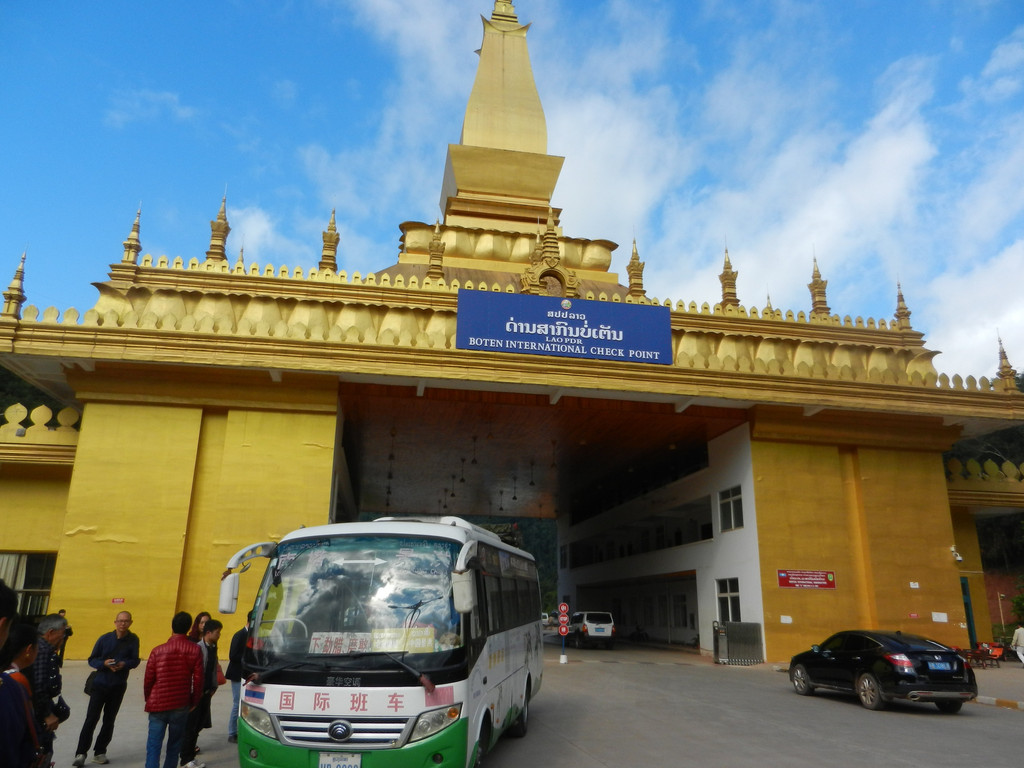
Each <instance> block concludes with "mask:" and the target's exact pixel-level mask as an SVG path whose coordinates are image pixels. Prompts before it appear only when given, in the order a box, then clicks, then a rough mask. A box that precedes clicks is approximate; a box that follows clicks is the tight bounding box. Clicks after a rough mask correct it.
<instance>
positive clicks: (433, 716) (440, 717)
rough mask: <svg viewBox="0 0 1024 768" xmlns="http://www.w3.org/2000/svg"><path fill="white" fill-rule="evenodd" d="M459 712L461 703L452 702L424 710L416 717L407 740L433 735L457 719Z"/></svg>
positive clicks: (418, 739)
mask: <svg viewBox="0 0 1024 768" xmlns="http://www.w3.org/2000/svg"><path fill="white" fill-rule="evenodd" d="M461 714H462V705H461V704H453V705H452V706H450V707H443V708H441V709H432V710H430V711H429V712H424V713H423V714H422V715H420V716H419V717H418V718H416V725H414V726H413V727H412V735H410V736H409V741H410V742H413V741H420V740H421V739H425V738H427V737H428V736H433V735H434V734H435V733H437V732H438V731H443V730H444V729H445V728H447V727H448V726H449V725H451V724H452V723H454V722H455V721H457V720H458V719H459V716H460V715H461Z"/></svg>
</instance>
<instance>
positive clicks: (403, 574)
mask: <svg viewBox="0 0 1024 768" xmlns="http://www.w3.org/2000/svg"><path fill="white" fill-rule="evenodd" d="M458 552H459V544H458V543H457V542H453V541H446V540H441V539H423V538H404V537H383V536H381V537H377V536H374V537H336V538H317V539H300V540H296V541H287V542H283V543H282V544H281V545H279V546H278V548H277V552H276V553H275V557H274V558H273V559H272V560H271V562H270V564H269V566H268V568H267V573H266V576H265V577H264V580H263V585H262V587H261V589H260V594H259V597H258V599H257V607H256V613H255V615H254V619H253V620H254V622H255V626H256V630H255V636H254V638H253V642H252V650H253V653H254V655H255V657H256V660H257V662H258V663H259V664H260V665H268V664H280V663H287V662H295V661H300V660H301V659H305V658H312V659H314V660H316V659H320V660H325V657H330V659H331V660H332V663H333V662H334V661H337V660H339V659H341V660H344V658H346V657H348V658H352V659H355V658H360V657H365V656H367V655H368V654H378V653H379V654H382V655H384V654H392V655H402V654H436V653H443V652H447V651H451V650H453V649H455V648H459V647H461V646H462V636H461V627H460V620H459V619H460V617H459V614H458V613H457V612H456V611H455V609H454V605H453V603H452V598H451V572H452V568H453V567H454V565H455V560H456V558H457V556H458ZM434 661H435V662H438V663H440V659H434Z"/></svg>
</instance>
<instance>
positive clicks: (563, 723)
mask: <svg viewBox="0 0 1024 768" xmlns="http://www.w3.org/2000/svg"><path fill="white" fill-rule="evenodd" d="M548 641H549V644H548V645H547V646H546V648H545V672H544V687H543V690H542V691H541V693H540V695H539V696H538V697H537V698H536V699H535V700H534V702H533V704H532V706H531V713H530V723H529V733H528V735H527V736H526V738H523V739H513V738H504V739H502V740H501V741H500V742H499V744H498V745H497V747H496V748H495V750H494V751H493V752H492V753H491V754H490V755H489V756H488V759H487V766H488V768H522V766H524V765H525V766H543V768H563V767H564V768H569V767H570V766H571V768H585V767H589V766H595V767H604V766H607V767H608V768H613V767H614V768H623V767H624V766H625V767H628V768H632V767H633V766H644V765H652V766H665V765H671V766H715V767H716V768H746V766H757V768H763V766H765V765H770V766H771V765H785V766H787V767H790V766H792V767H793V768H801V767H802V766H815V767H816V768H817V767H818V766H823V765H828V766H836V767H839V768H845V767H847V766H850V767H853V768H860V767H861V766H864V767H865V768H866V767H867V766H871V768H876V767H877V766H895V767H902V766H908V767H909V766H913V767H914V768H917V767H918V766H922V765H928V766H930V767H932V766H933V767H934V768H944V767H945V766H949V767H950V768H953V767H955V768H966V767H967V766H974V765H992V766H1007V765H1016V764H1018V763H1019V762H1020V759H1021V757H1020V756H1021V755H1024V712H1018V711H1011V710H1009V709H1004V708H1001V707H997V706H985V705H983V704H969V705H967V706H965V707H964V709H963V710H962V711H961V713H960V714H959V715H955V716H948V715H942V714H941V713H939V712H938V710H937V709H935V707H934V706H931V705H923V704H893V705H892V706H891V708H890V709H889V710H888V711H885V712H869V711H868V710H865V709H863V708H862V707H861V706H860V705H859V704H858V703H857V702H856V700H855V699H853V698H845V697H841V696H837V695H832V694H819V695H816V696H813V697H801V696H797V695H796V694H794V693H793V692H792V690H791V689H790V686H789V683H788V680H787V678H786V676H785V674H783V673H781V672H778V671H774V669H773V667H772V666H770V665H761V666H757V667H727V666H720V665H714V664H712V663H710V662H709V661H708V660H707V659H702V658H700V657H698V656H696V655H694V654H691V653H687V652H682V651H678V650H666V649H652V648H640V647H636V646H631V645H629V644H627V643H620V644H619V645H618V646H616V649H615V650H614V651H606V650H603V649H594V650H589V649H585V650H575V649H570V650H569V651H568V652H567V658H568V663H567V664H560V663H559V655H560V651H561V648H560V647H559V646H558V644H557V643H556V642H555V638H553V637H549V638H548ZM141 671H142V670H141V669H139V670H137V671H136V672H134V673H132V679H131V681H130V683H129V690H128V694H127V695H126V697H125V702H124V705H123V706H122V710H121V715H120V717H119V718H118V725H117V729H116V731H115V734H114V741H113V743H112V744H111V746H110V749H109V757H110V759H111V765H112V766H131V767H132V768H139V767H141V766H142V765H143V763H144V755H145V743H146V723H147V720H146V715H145V713H144V712H143V711H142V691H141V689H142V676H141ZM86 672H87V665H86V664H85V662H75V661H69V662H67V664H66V665H65V697H66V698H67V700H68V702H69V703H70V704H71V706H72V715H71V719H70V720H69V721H68V722H67V723H65V724H64V725H62V726H61V729H60V731H58V740H57V745H56V746H57V751H56V765H57V766H58V768H66V767H67V766H70V765H71V760H72V758H73V757H74V749H75V746H76V743H77V740H78V728H79V727H80V725H81V722H82V717H83V716H84V714H85V705H86V698H85V696H84V694H83V693H82V692H81V684H82V682H83V681H84V679H85V675H86ZM978 678H979V681H980V683H979V684H980V686H981V691H982V693H983V694H986V693H987V694H988V699H989V700H991V701H994V700H995V698H996V697H998V699H999V700H1006V699H1011V698H1013V699H1024V669H1021V668H1020V665H1018V664H1013V665H1011V664H1004V665H1003V668H1002V669H986V670H979V671H978ZM1018 690H1019V691H1021V694H1020V695H1018V694H1017V691H1018ZM230 704H231V692H230V689H229V688H227V687H224V688H222V689H221V691H220V692H219V693H218V694H217V695H216V696H215V697H214V701H213V719H214V725H215V727H214V728H213V729H212V730H207V731H203V733H202V735H201V736H200V738H199V744H200V746H201V747H202V750H203V751H202V754H201V757H202V759H203V760H204V761H205V762H206V763H207V764H208V765H209V766H210V768H234V767H235V766H237V765H238V757H237V754H236V751H235V747H234V745H233V744H229V743H228V742H227V719H228V712H229V709H230ZM90 757H91V755H90ZM87 765H88V764H87Z"/></svg>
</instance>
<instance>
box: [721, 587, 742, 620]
mask: <svg viewBox="0 0 1024 768" xmlns="http://www.w3.org/2000/svg"><path fill="white" fill-rule="evenodd" d="M718 620H719V621H741V619H740V580H739V579H718Z"/></svg>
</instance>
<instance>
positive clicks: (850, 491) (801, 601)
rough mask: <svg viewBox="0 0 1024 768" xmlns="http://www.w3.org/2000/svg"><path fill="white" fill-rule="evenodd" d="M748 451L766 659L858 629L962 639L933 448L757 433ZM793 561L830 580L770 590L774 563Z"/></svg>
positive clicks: (774, 585) (774, 583)
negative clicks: (764, 437) (940, 617)
mask: <svg viewBox="0 0 1024 768" xmlns="http://www.w3.org/2000/svg"><path fill="white" fill-rule="evenodd" d="M751 449H752V457H753V470H754V489H755V499H756V505H757V521H758V536H759V548H760V561H761V574H762V578H761V582H762V589H763V597H764V611H765V640H766V646H767V648H766V651H767V658H768V659H769V660H773V661H782V660H786V659H788V658H789V657H790V656H791V655H792V654H794V653H796V652H799V651H801V650H804V649H806V648H808V647H810V645H811V644H813V643H818V642H821V641H822V640H824V639H825V637H826V636H827V635H828V634H829V633H830V632H832V631H837V630H840V629H853V628H858V627H859V628H879V629H902V630H904V631H908V632H915V633H920V634H924V635H926V636H929V637H933V638H935V639H937V640H939V641H942V642H946V643H949V644H953V645H957V646H965V645H966V644H967V642H968V640H967V631H966V629H965V627H964V622H965V620H966V617H965V612H964V607H963V601H962V598H961V595H960V585H959V575H960V574H959V564H957V563H956V561H955V560H954V558H953V555H952V553H951V552H950V546H951V545H952V544H953V543H954V541H955V539H954V535H953V528H952V523H951V522H950V513H949V504H948V500H947V496H946V487H945V476H944V473H943V471H942V465H941V461H940V455H939V454H938V453H937V452H936V453H932V452H928V451H919V450H895V449H885V448H878V447H865V446H861V447H854V446H842V447H840V446H837V445H831V446H829V445H821V444H818V445H815V444H800V443H789V442H771V441H756V440H755V441H753V442H752V445H751ZM975 538H976V537H975ZM796 569H801V570H823V571H834V572H835V580H836V588H835V589H834V590H824V589H784V588H780V587H779V586H778V575H777V571H778V570H796ZM912 581H913V582H916V584H917V588H912V587H911V584H910V582H912ZM933 613H935V614H945V615H946V617H947V621H945V622H940V621H933ZM914 615H916V617H915V616H914ZM784 617H788V620H789V621H791V623H783V618H784Z"/></svg>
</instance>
